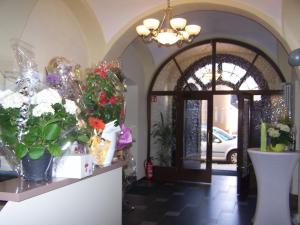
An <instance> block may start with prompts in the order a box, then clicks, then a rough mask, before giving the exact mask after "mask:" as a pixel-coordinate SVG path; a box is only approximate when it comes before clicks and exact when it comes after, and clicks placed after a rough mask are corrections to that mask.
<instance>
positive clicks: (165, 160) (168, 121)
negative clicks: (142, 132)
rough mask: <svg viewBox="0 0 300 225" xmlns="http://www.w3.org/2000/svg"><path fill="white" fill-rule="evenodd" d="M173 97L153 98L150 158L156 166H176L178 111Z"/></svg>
mask: <svg viewBox="0 0 300 225" xmlns="http://www.w3.org/2000/svg"><path fill="white" fill-rule="evenodd" d="M173 100H174V98H173V96H151V137H150V140H151V142H150V156H151V157H152V159H153V164H154V165H155V166H162V167H170V166H175V149H176V130H175V122H174V121H175V116H176V110H175V108H173V105H175V104H174V102H173Z"/></svg>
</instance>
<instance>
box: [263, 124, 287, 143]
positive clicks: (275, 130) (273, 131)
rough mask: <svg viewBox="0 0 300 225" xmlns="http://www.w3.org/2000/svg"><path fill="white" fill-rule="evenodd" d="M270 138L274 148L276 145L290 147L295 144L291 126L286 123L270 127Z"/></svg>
mask: <svg viewBox="0 0 300 225" xmlns="http://www.w3.org/2000/svg"><path fill="white" fill-rule="evenodd" d="M268 136H269V137H270V142H271V144H272V145H273V146H275V145H276V144H284V145H289V144H291V143H293V135H292V132H291V128H290V126H289V125H287V124H284V123H275V124H271V125H269V128H268Z"/></svg>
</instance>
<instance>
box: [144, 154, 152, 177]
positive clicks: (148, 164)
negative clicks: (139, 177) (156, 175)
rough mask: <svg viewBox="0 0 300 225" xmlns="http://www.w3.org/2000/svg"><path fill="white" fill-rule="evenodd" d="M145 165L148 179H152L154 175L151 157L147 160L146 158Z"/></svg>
mask: <svg viewBox="0 0 300 225" xmlns="http://www.w3.org/2000/svg"><path fill="white" fill-rule="evenodd" d="M144 167H145V173H146V179H147V180H149V181H151V180H152V177H153V163H152V161H151V158H148V159H147V161H146V160H145V163H144Z"/></svg>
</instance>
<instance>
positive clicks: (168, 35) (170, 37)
mask: <svg viewBox="0 0 300 225" xmlns="http://www.w3.org/2000/svg"><path fill="white" fill-rule="evenodd" d="M156 40H157V41H158V42H159V43H160V44H163V45H173V44H175V43H176V42H178V41H179V36H178V35H177V34H176V33H174V32H172V30H170V29H168V30H165V31H161V32H160V33H158V35H157V37H156Z"/></svg>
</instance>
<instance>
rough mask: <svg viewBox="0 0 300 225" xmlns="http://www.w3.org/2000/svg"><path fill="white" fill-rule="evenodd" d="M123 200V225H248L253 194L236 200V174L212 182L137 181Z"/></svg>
mask: <svg viewBox="0 0 300 225" xmlns="http://www.w3.org/2000/svg"><path fill="white" fill-rule="evenodd" d="M125 200H127V201H128V202H129V203H130V204H132V205H134V206H135V209H134V210H132V211H130V210H129V208H128V207H125V208H124V210H123V225H215V224H218V225H250V224H251V219H252V218H253V215H254V212H255V204H256V197H255V196H252V197H251V196H250V197H249V198H248V200H247V201H245V202H238V200H237V195H236V177H235V176H213V177H212V184H211V185H208V184H195V183H169V182H168V183H167V182H165V183H158V182H153V183H149V182H147V181H145V180H142V181H139V182H138V183H137V184H136V185H135V186H134V187H132V188H131V189H130V190H129V191H128V192H127V193H126V194H125Z"/></svg>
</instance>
